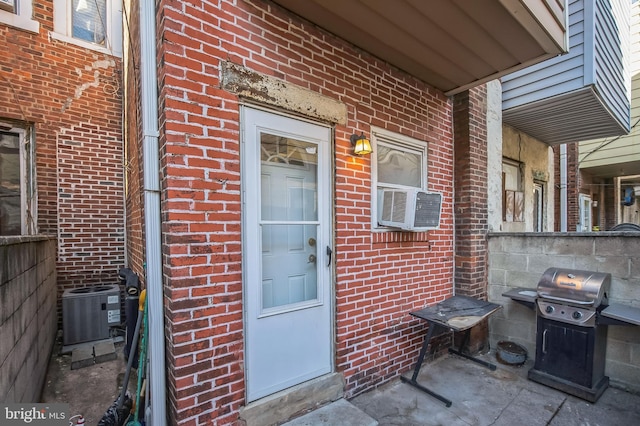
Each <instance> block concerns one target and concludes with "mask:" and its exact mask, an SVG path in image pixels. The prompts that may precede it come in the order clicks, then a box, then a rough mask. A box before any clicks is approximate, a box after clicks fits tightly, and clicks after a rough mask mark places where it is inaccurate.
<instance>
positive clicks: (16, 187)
mask: <svg viewBox="0 0 640 426" xmlns="http://www.w3.org/2000/svg"><path fill="white" fill-rule="evenodd" d="M20 225H21V209H20V135H19V134H17V133H8V132H0V235H20V233H21V226H20Z"/></svg>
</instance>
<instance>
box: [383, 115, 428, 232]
mask: <svg viewBox="0 0 640 426" xmlns="http://www.w3.org/2000/svg"><path fill="white" fill-rule="evenodd" d="M371 140H372V143H373V158H372V172H373V174H372V194H371V199H372V203H371V219H372V227H373V228H374V229H386V227H385V226H382V225H379V224H378V217H379V213H381V209H382V192H383V190H385V189H415V188H418V189H423V190H426V185H427V166H426V165H427V142H424V141H420V140H418V139H414V138H410V137H408V136H404V135H401V134H398V133H394V132H390V131H388V130H384V129H380V128H376V127H372V128H371Z"/></svg>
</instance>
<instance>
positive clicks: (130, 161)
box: [122, 1, 145, 282]
mask: <svg viewBox="0 0 640 426" xmlns="http://www.w3.org/2000/svg"><path fill="white" fill-rule="evenodd" d="M125 3H129V4H128V7H127V4H125V6H124V7H125V12H124V13H125V14H126V16H127V17H128V20H127V22H128V25H127V26H126V28H125V31H129V33H130V36H127V35H126V34H125V37H126V39H127V40H129V43H128V49H126V50H125V51H124V52H123V55H122V60H123V62H124V63H125V64H126V65H125V67H124V72H125V76H124V79H123V91H124V103H125V107H124V110H123V119H124V132H125V139H126V143H125V145H124V165H125V183H124V186H125V202H126V210H127V215H126V237H127V238H126V241H127V247H126V250H127V265H126V266H127V267H128V268H131V269H132V270H133V271H134V272H135V273H136V274H138V277H139V278H140V280H141V281H142V282H144V278H145V277H144V263H145V249H144V245H145V240H144V231H145V229H144V226H145V223H144V191H143V189H144V182H143V174H142V172H143V164H142V162H143V159H142V150H143V146H142V143H136V141H141V140H142V118H141V110H142V105H141V100H140V73H139V71H140V54H141V52H140V25H139V23H140V17H139V14H140V12H139V11H140V5H139V4H138V2H137V1H134V2H125Z"/></svg>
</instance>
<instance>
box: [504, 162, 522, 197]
mask: <svg viewBox="0 0 640 426" xmlns="http://www.w3.org/2000/svg"><path fill="white" fill-rule="evenodd" d="M502 173H503V176H504V189H507V190H510V191H519V190H520V170H519V169H518V166H516V165H514V164H511V163H502Z"/></svg>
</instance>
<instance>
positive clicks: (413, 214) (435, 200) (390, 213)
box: [378, 188, 442, 231]
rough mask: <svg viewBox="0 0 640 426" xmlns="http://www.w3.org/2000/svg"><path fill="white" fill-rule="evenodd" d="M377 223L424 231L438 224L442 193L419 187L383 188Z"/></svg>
mask: <svg viewBox="0 0 640 426" xmlns="http://www.w3.org/2000/svg"><path fill="white" fill-rule="evenodd" d="M378 205H379V206H380V207H381V208H380V209H379V212H380V213H379V218H378V223H379V224H380V225H384V226H390V227H393V228H400V229H403V230H406V231H426V230H428V229H437V228H438V227H439V226H440V212H441V211H442V194H440V193H437V192H426V191H423V190H420V189H417V188H416V189H383V190H382V194H381V195H380V202H379V203H378Z"/></svg>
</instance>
